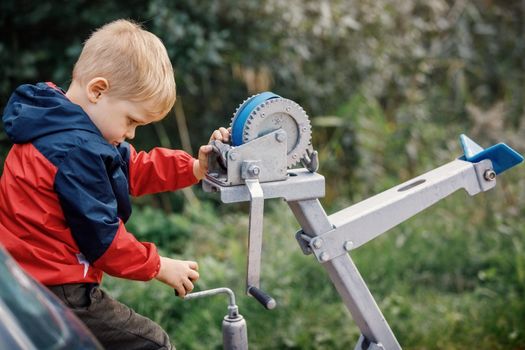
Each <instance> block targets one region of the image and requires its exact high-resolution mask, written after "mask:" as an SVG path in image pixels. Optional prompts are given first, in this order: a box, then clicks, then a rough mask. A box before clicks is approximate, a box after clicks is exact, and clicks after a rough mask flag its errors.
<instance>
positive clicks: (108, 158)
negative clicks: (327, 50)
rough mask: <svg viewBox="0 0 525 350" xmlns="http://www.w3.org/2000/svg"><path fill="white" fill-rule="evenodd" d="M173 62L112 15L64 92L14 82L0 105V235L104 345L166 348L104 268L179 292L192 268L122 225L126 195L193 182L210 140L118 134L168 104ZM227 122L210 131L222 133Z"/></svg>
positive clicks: (127, 210) (148, 37)
mask: <svg viewBox="0 0 525 350" xmlns="http://www.w3.org/2000/svg"><path fill="white" fill-rule="evenodd" d="M175 96H176V93H175V81H174V75H173V68H172V66H171V63H170V61H169V58H168V55H167V52H166V49H165V47H164V46H163V44H162V42H161V41H160V40H159V39H158V38H157V37H156V36H155V35H153V34H151V33H149V32H147V31H145V30H143V29H142V28H141V27H140V26H139V25H137V24H135V23H132V22H129V21H125V20H118V21H115V22H112V23H109V24H107V25H105V26H103V27H102V28H100V29H98V30H97V31H96V32H95V33H93V35H92V36H91V37H90V38H89V40H87V42H86V43H85V46H84V48H83V50H82V53H81V54H80V57H79V59H78V61H77V63H76V64H75V67H74V70H73V79H72V83H71V85H70V87H69V89H68V90H67V92H66V93H64V92H63V91H62V90H61V89H59V88H57V87H56V86H55V85H54V84H52V83H39V84H36V85H22V86H20V87H19V88H18V89H16V90H15V92H14V93H13V95H12V96H11V98H10V100H9V102H8V105H7V107H6V108H5V111H4V116H3V121H4V128H5V131H6V133H7V134H8V136H9V137H10V138H11V140H12V141H13V142H14V143H15V145H14V146H13V148H12V149H11V150H10V152H9V154H8V156H7V158H6V160H5V166H4V173H3V175H2V178H1V181H0V223H1V225H0V243H2V244H3V245H4V246H5V247H6V248H7V250H8V251H9V252H10V253H11V255H12V256H13V257H14V258H15V259H16V260H17V261H18V263H19V264H20V265H21V266H22V267H23V268H24V269H25V270H26V271H27V272H28V273H29V274H31V275H32V276H33V277H34V278H35V279H37V280H38V281H40V282H41V283H43V284H44V285H46V286H48V287H49V289H50V290H51V291H52V292H53V293H55V294H56V295H57V296H58V297H59V298H60V299H61V300H62V301H63V302H64V303H66V304H67V305H68V306H69V307H71V308H72V309H73V310H74V311H75V313H76V314H77V316H78V317H79V318H80V319H81V320H82V321H83V322H84V323H85V324H86V325H87V326H88V328H89V329H90V330H91V331H92V332H93V333H94V334H95V336H96V337H97V338H98V339H99V341H100V342H101V344H102V345H103V346H104V347H106V348H108V349H110V348H113V349H160V348H162V349H170V348H171V344H170V341H169V338H168V336H167V335H166V333H165V332H164V331H163V330H162V328H160V326H158V325H157V324H156V323H154V322H153V321H151V320H149V319H147V318H145V317H143V316H140V315H138V314H136V313H135V312H134V311H133V310H131V309H130V308H128V307H126V306H125V305H123V304H121V303H119V302H117V301H116V300H114V299H112V298H111V297H110V296H108V295H107V294H106V293H104V292H103V291H102V290H101V289H99V287H98V286H99V284H100V282H101V280H102V275H103V273H104V272H105V273H107V274H110V275H112V276H117V277H122V278H127V279H132V280H141V281H148V280H151V279H153V278H156V279H158V280H159V281H161V282H163V283H165V284H167V285H169V286H170V287H173V288H174V289H175V290H176V291H177V292H178V295H179V296H181V297H184V296H185V295H186V293H188V292H190V291H191V290H192V289H193V282H195V281H196V280H197V279H198V278H199V273H198V272H197V269H198V266H197V263H196V262H194V261H181V260H174V259H170V258H168V257H161V256H159V254H158V253H157V249H156V247H155V245H153V244H152V243H147V242H139V241H137V240H136V239H135V237H134V236H133V235H132V234H130V233H128V232H127V231H126V228H125V226H124V224H125V222H126V221H127V220H128V218H129V216H130V214H131V203H130V198H129V195H130V194H131V195H133V196H139V195H143V194H147V193H157V192H161V191H174V190H177V189H179V188H182V187H186V186H190V185H192V184H195V183H196V182H198V180H199V179H201V178H202V177H203V176H204V175H205V173H206V171H207V156H208V154H209V153H210V152H211V146H208V145H206V146H202V147H201V148H200V149H199V157H198V160H196V159H193V158H192V157H191V156H190V155H189V154H187V153H185V152H182V151H178V150H168V149H162V148H155V149H153V150H152V151H150V152H149V153H145V152H138V153H137V151H135V149H134V148H133V146H131V145H130V144H128V143H127V142H125V140H126V139H132V138H133V137H134V135H135V130H136V128H137V127H138V126H142V125H146V124H149V123H152V122H155V121H159V120H161V119H162V118H164V117H165V116H166V114H167V113H168V111H169V110H170V109H171V108H172V107H173V104H174V103H175ZM228 138H229V132H228V131H227V130H226V129H225V128H220V129H218V130H215V132H214V133H213V135H212V137H211V139H210V140H213V139H219V140H223V141H227V140H228Z"/></svg>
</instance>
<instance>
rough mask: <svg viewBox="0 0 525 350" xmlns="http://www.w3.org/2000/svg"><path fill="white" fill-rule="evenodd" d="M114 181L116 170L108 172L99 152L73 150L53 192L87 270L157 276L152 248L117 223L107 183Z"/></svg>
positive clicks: (108, 160) (138, 277) (110, 164)
mask: <svg viewBox="0 0 525 350" xmlns="http://www.w3.org/2000/svg"><path fill="white" fill-rule="evenodd" d="M117 177H122V178H125V175H124V173H123V172H122V169H121V167H120V166H113V162H112V161H111V157H108V156H104V152H103V151H101V150H97V149H96V147H94V149H85V148H84V149H81V148H77V149H75V150H73V151H71V152H69V153H68V156H67V158H66V159H65V160H64V161H62V163H61V164H60V166H59V168H58V171H57V174H56V176H55V191H56V192H57V194H58V198H59V200H60V204H61V206H62V209H63V212H64V216H65V219H66V222H67V224H68V225H69V227H70V229H71V234H72V235H73V238H74V240H75V242H76V243H77V245H78V248H79V250H80V252H81V253H82V254H84V256H85V257H86V259H87V260H88V261H89V263H90V264H92V265H93V266H94V267H96V268H99V269H101V270H102V271H104V272H106V273H108V274H110V275H113V276H117V277H122V278H127V279H134V280H142V281H146V280H150V279H152V278H153V277H155V276H156V275H157V273H158V271H159V268H160V257H159V255H158V253H157V249H156V247H155V245H154V244H152V243H147V242H139V241H137V239H136V238H135V237H134V236H133V235H132V234H130V233H129V232H127V230H126V228H125V226H124V224H123V222H122V220H121V219H120V218H119V216H118V205H117V198H116V196H115V193H114V190H115V189H114V188H113V186H112V183H113V184H114V183H115V181H110V178H113V180H114V178H117ZM124 193H125V195H126V196H127V194H126V192H124Z"/></svg>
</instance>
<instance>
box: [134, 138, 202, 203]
mask: <svg viewBox="0 0 525 350" xmlns="http://www.w3.org/2000/svg"><path fill="white" fill-rule="evenodd" d="M128 147H129V159H127V161H128V169H129V177H128V179H129V193H130V194H131V195H133V196H141V195H144V194H150V193H158V192H165V191H175V190H178V189H181V188H184V187H188V186H191V185H194V184H196V183H197V182H198V180H197V178H195V175H194V174H193V162H194V161H195V159H194V158H193V157H192V156H191V155H189V154H188V153H186V152H184V151H180V150H172V149H167V148H161V147H157V148H154V149H152V150H151V151H150V152H144V151H141V152H138V153H137V151H136V150H135V148H134V147H133V146H132V145H130V144H128Z"/></svg>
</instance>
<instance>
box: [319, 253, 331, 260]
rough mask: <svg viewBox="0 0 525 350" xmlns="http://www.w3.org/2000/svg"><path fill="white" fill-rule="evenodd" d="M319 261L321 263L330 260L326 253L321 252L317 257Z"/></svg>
mask: <svg viewBox="0 0 525 350" xmlns="http://www.w3.org/2000/svg"><path fill="white" fill-rule="evenodd" d="M319 259H320V260H321V261H322V262H325V261H328V259H330V255H328V253H327V252H322V253H321V255H319Z"/></svg>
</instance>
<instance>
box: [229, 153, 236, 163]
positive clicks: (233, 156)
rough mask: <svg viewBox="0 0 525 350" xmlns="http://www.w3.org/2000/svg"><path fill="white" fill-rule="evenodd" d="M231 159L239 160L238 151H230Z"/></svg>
mask: <svg viewBox="0 0 525 350" xmlns="http://www.w3.org/2000/svg"><path fill="white" fill-rule="evenodd" d="M230 160H233V161H235V160H237V153H234V152H232V153H230Z"/></svg>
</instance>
